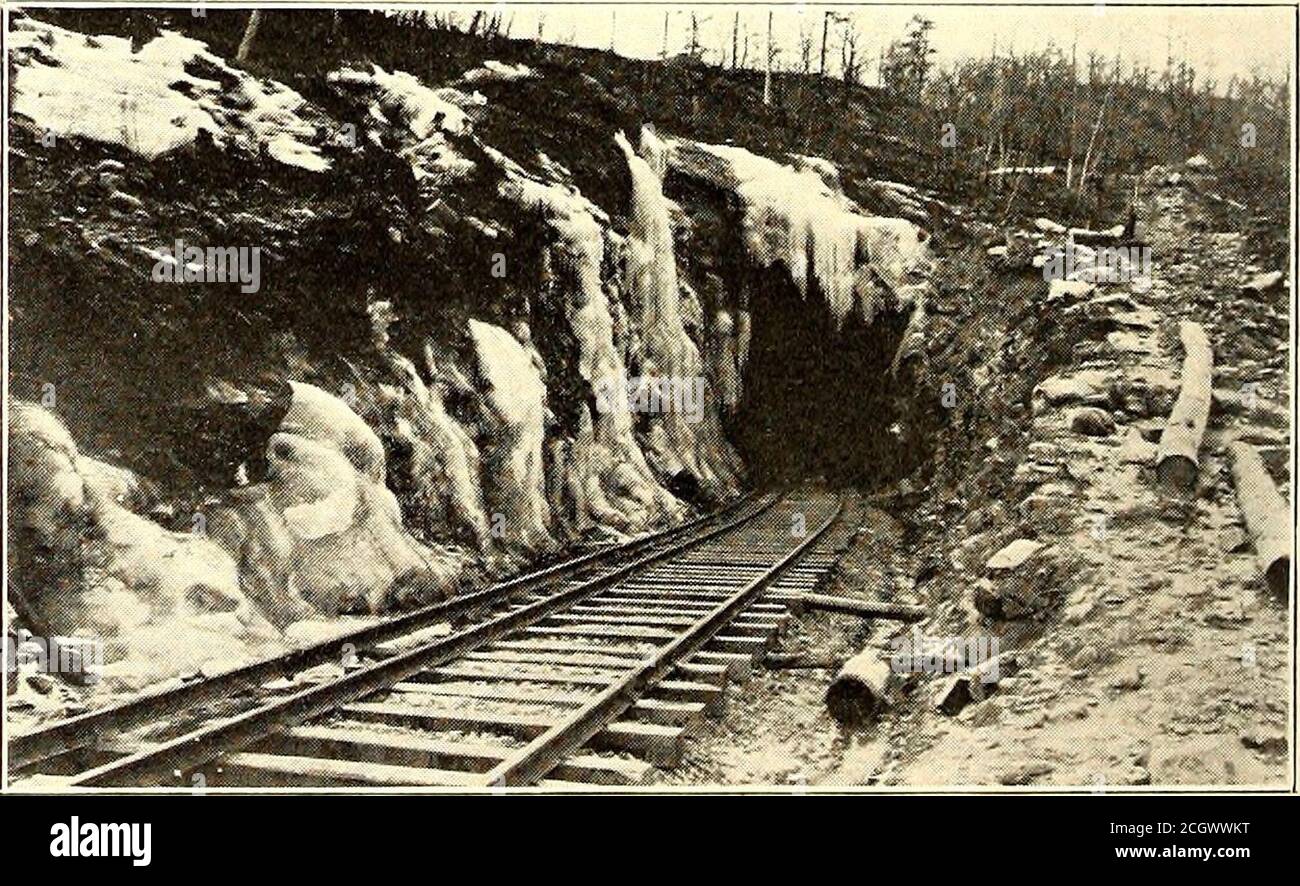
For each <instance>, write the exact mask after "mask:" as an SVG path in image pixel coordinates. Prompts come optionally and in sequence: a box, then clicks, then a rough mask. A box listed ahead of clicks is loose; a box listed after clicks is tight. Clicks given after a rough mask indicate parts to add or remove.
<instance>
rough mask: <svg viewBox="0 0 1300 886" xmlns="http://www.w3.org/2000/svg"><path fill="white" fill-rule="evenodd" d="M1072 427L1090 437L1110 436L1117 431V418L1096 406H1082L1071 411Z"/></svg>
mask: <svg viewBox="0 0 1300 886" xmlns="http://www.w3.org/2000/svg"><path fill="white" fill-rule="evenodd" d="M1070 429H1071V430H1073V431H1074V432H1075V433H1077V434H1083V435H1085V436H1088V437H1109V436H1110V435H1111V434H1113V433H1115V419H1114V417H1112V416H1111V414H1110V413H1109V412H1107V411H1106V410H1104V409H1100V408H1098V407H1096V406H1081V407H1079V408H1078V409H1075V410H1072V411H1071V412H1070Z"/></svg>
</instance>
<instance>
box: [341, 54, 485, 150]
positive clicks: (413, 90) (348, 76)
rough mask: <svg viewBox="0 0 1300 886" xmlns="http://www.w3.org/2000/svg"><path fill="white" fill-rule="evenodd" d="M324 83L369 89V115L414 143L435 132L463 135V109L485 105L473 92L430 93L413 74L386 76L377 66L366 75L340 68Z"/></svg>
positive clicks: (465, 124)
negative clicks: (401, 130)
mask: <svg viewBox="0 0 1300 886" xmlns="http://www.w3.org/2000/svg"><path fill="white" fill-rule="evenodd" d="M327 79H328V80H329V82H330V83H337V84H343V85H347V86H351V87H363V88H367V89H373V90H374V92H375V95H376V104H375V105H374V107H373V108H372V110H371V113H372V114H373V115H376V116H378V117H379V118H380V122H386V123H389V124H391V125H394V126H401V127H404V128H405V129H407V130H408V131H410V133H411V134H412V135H414V136H415V137H416V138H418V139H424V138H429V137H430V136H431V135H433V134H434V133H436V132H447V133H451V134H453V135H455V134H460V133H463V132H465V130H466V128H467V127H468V125H469V118H468V116H467V115H466V113H465V109H466V108H469V107H475V106H479V105H483V104H485V103H486V102H487V99H486V98H484V97H483V96H482V95H480V94H479V93H477V92H475V93H473V94H466V93H464V92H461V91H460V90H459V89H453V88H451V87H449V86H444V87H441V88H439V89H430V88H429V87H428V86H425V85H424V84H423V83H421V82H420V80H419V78H417V77H416V76H415V75H414V74H409V73H407V72H406V71H393V72H391V73H390V72H388V71H385V70H384V69H383V68H381V67H379V66H378V65H372V66H371V70H370V71H359V70H355V69H352V68H344V69H343V70H341V71H334V72H332V73H330V74H329V76H328V78H327Z"/></svg>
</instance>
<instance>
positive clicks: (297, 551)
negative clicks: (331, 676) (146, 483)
mask: <svg viewBox="0 0 1300 886" xmlns="http://www.w3.org/2000/svg"><path fill="white" fill-rule="evenodd" d="M291 386H292V388H293V399H292V402H291V405H290V407H289V412H288V414H287V415H286V416H285V419H284V421H283V422H282V423H281V426H280V428H279V429H278V430H277V432H276V433H275V434H274V435H273V436H272V437H271V439H270V443H269V444H268V446H267V459H268V461H269V462H270V473H269V476H268V479H267V481H266V483H265V484H264V486H265V495H266V498H267V501H268V502H269V505H270V509H269V511H267V512H266V523H267V526H268V531H269V532H271V533H272V534H273V535H274V536H275V537H276V538H275V539H270V538H268V539H259V544H262V545H264V546H265V548H266V549H267V550H268V551H270V550H274V549H276V547H277V545H279V544H280V542H279V541H277V540H276V539H282V538H283V533H282V532H281V531H280V525H279V524H280V523H282V524H283V526H284V527H285V528H287V529H288V533H289V537H290V539H291V541H292V545H291V546H290V547H289V548H288V550H287V553H288V562H287V563H285V564H283V566H282V567H279V568H284V570H285V573H286V574H285V576H284V586H285V587H287V588H291V593H294V594H296V595H298V596H301V598H302V599H303V600H305V601H306V602H307V603H308V604H309V605H311V606H312V607H313V608H314V609H315V610H316V611H318V612H322V613H325V614H334V613H338V612H379V611H382V610H384V609H387V608H389V607H390V606H391V605H392V604H393V603H395V602H398V600H397V598H399V597H405V598H408V599H407V600H405V602H411V601H413V600H418V599H424V600H427V599H433V598H438V597H442V596H445V595H446V594H447V593H449V592H450V591H451V589H452V587H453V584H454V582H455V580H456V577H457V575H458V574H459V571H460V566H461V563H460V562H459V559H458V558H457V557H455V556H453V555H450V554H446V553H443V552H440V551H436V550H434V549H431V548H427V547H425V546H424V545H422V544H420V543H419V542H418V541H416V540H415V539H414V538H413V537H412V536H411V535H410V533H409V532H407V530H406V528H405V527H404V526H403V524H402V516H401V509H400V507H399V506H398V503H397V499H396V497H395V496H394V495H393V493H392V491H391V490H389V489H388V487H387V486H386V485H384V482H383V478H384V461H383V447H382V444H380V442H379V440H378V437H377V436H376V435H375V434H374V432H373V431H371V430H370V428H369V427H368V426H367V425H366V424H365V422H363V421H362V420H361V419H360V417H359V416H357V415H356V413H354V412H353V411H352V410H351V408H349V406H348V405H347V404H346V403H345V402H344V401H343V400H341V399H340V398H338V397H335V396H333V395H332V394H329V393H328V392H326V391H323V390H321V389H320V388H317V387H315V386H314V385H308V384H304V383H301V382H293V383H291ZM259 485H263V484H259ZM243 495H244V501H243V502H241V503H240V504H238V505H236V506H235V510H236V511H237V512H240V511H242V510H244V509H245V508H246V507H248V506H249V505H250V504H251V503H252V502H254V501H257V491H256V490H251V491H244V493H243ZM257 507H258V508H262V509H264V508H265V505H264V504H262V503H260V502H259V503H258V505H257ZM277 519H278V521H279V522H277ZM250 525H251V524H250ZM270 560H271V558H267V560H252V561H251V562H250V563H249V564H248V565H249V566H250V567H252V568H254V569H263V568H267V566H268V561H270ZM269 581H270V583H272V584H276V585H277V586H279V584H280V581H279V578H278V577H272V578H270V579H269Z"/></svg>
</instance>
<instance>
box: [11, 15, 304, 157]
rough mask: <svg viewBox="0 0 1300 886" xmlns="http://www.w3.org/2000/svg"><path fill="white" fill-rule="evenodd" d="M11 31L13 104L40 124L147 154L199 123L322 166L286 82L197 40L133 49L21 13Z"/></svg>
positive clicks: (170, 36) (166, 40) (177, 37)
mask: <svg viewBox="0 0 1300 886" xmlns="http://www.w3.org/2000/svg"><path fill="white" fill-rule="evenodd" d="M9 36H10V40H11V47H10V49H11V53H10V58H11V59H13V60H14V64H15V66H16V71H15V75H14V78H13V88H14V96H13V110H14V111H15V112H16V113H18V114H21V115H23V116H26V117H29V118H31V120H32V122H33V123H35V125H36V126H37V127H38V128H39V129H41V130H43V131H49V132H51V133H53V134H54V135H56V136H65V137H81V138H87V139H91V140H93V141H99V142H108V143H112V144H119V145H122V146H124V147H126V148H127V149H129V150H131V151H133V152H134V153H137V154H139V155H141V156H143V157H146V158H149V159H152V158H154V157H157V156H159V155H160V154H165V153H167V152H169V151H173V150H176V149H177V148H181V147H183V146H185V145H188V144H190V143H192V142H193V141H194V140H195V138H196V137H197V136H198V133H199V131H200V130H207V131H208V133H210V134H211V135H212V136H213V140H214V141H215V142H216V143H217V144H218V145H223V146H224V145H226V144H228V143H230V142H234V143H237V144H239V145H240V146H242V147H244V148H245V149H247V150H250V151H253V152H258V151H260V150H262V149H263V148H265V150H266V152H267V153H268V154H269V155H270V156H271V157H272V158H274V159H275V160H278V161H279V162H281V163H285V164H288V165H292V166H298V167H301V168H303V169H307V170H310V171H313V172H320V171H323V170H326V169H328V168H329V165H330V164H329V161H328V160H326V159H325V158H324V157H322V156H321V154H320V152H319V150H318V149H317V145H316V139H317V126H316V124H317V123H320V122H323V121H324V120H325V118H324V116H323V115H322V114H320V112H318V111H316V110H315V109H313V108H312V107H310V106H309V105H308V104H307V102H306V101H305V100H304V99H303V97H302V96H301V95H299V94H298V93H297V92H295V91H294V90H292V89H290V88H289V87H287V86H285V85H284V84H282V83H277V82H275V81H271V80H260V79H258V78H256V77H253V76H251V75H249V74H247V73H245V72H244V71H242V70H240V69H238V68H234V67H231V66H230V65H227V64H226V62H225V61H224V60H222V59H221V58H219V57H217V56H215V55H213V54H212V53H210V52H209V51H208V48H207V44H205V43H203V42H201V41H199V40H194V39H192V38H190V37H185V36H182V35H181V34H178V33H176V32H174V31H166V30H164V31H162V32H161V33H160V34H159V35H158V36H157V37H155V38H154V39H153V40H150V41H149V42H148V43H146V44H144V45H143V46H142V47H141V48H140V50H139V52H132V51H131V41H130V40H128V39H126V38H124V37H113V36H110V35H106V34H101V35H97V36H93V37H92V36H89V35H86V34H81V33H78V32H75V31H69V30H66V29H64V28H60V27H57V26H55V25H49V24H45V23H43V22H39V21H35V20H33V19H27V18H18V19H15V20H14V21H13V22H12V30H11V31H10V35H9ZM187 69H188V70H187ZM191 70H198V71H200V72H210V74H211V75H212V76H211V77H205V76H201V75H194V74H191V73H189V71H191ZM231 83H233V84H234V85H233V86H227V85H225V84H231Z"/></svg>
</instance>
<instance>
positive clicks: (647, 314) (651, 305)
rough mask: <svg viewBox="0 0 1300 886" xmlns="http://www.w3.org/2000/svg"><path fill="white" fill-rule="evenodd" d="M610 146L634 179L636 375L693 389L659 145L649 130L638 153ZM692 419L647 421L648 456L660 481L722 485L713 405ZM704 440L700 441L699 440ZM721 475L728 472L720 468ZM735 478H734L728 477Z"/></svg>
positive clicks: (678, 415)
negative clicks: (685, 475) (687, 478)
mask: <svg viewBox="0 0 1300 886" xmlns="http://www.w3.org/2000/svg"><path fill="white" fill-rule="evenodd" d="M614 139H615V142H616V143H617V144H618V146H619V148H620V150H622V152H623V155H624V157H625V158H626V159H627V164H628V169H629V171H630V172H631V175H632V204H631V207H630V210H629V216H630V224H629V232H628V236H627V238H626V241H625V243H624V249H625V254H626V264H627V280H626V285H627V288H628V294H629V296H630V299H631V305H632V310H633V311H636V312H638V313H637V314H636V316H635V320H636V326H637V328H638V330H639V332H640V338H641V345H642V350H643V353H642V355H641V357H642V364H641V366H640V372H639V375H640V376H641V377H642V378H643V379H646V380H647V382H646V383H648V384H657V383H658V382H659V381H661V380H667V381H669V382H671V383H673V384H696V383H698V384H699V385H700V386H701V387H702V389H703V390H705V391H707V390H708V389H707V388H704V387H703V386H704V385H705V378H704V375H703V363H702V360H701V358H700V351H699V348H698V347H697V346H696V344H695V342H694V341H692V340H691V337H690V336H689V335H688V334H687V332H686V327H685V325H684V323H683V317H682V305H681V298H682V290H681V287H680V286H679V283H678V278H677V256H676V251H675V244H674V241H673V227H672V219H671V215H670V211H669V202H668V200H667V198H665V197H664V194H663V184H662V179H661V177H662V175H663V174H664V172H665V170H666V165H665V151H664V145H663V143H662V142H661V141H659V139H658V138H657V137H656V136H655V134H654V132H653V131H651V130H649V129H643V130H642V133H641V151H642V154H643V155H644V156H642V155H639V154H638V153H637V152H636V151H635V150H633V148H632V145H631V143H630V142H628V140H627V138H626V136H624V135H623V133H621V132H620V133H617V134H616V135H615V137H614ZM700 405H701V407H702V408H701V410H700V412H699V413H698V414H696V415H692V414H689V413H688V412H685V411H683V410H682V409H680V408H678V407H679V406H680V404H675V403H672V402H669V403H668V404H666V408H664V409H661V410H659V411H656V412H655V413H653V414H650V415H649V416H647V424H648V426H649V431H648V433H647V435H646V439H647V449H648V451H647V456H648V457H649V458H650V459H651V460H652V461H653V462H654V464H655V467H656V468H657V469H658V470H659V472H660V473H661V474H663V475H665V476H673V475H676V474H678V473H680V472H682V471H686V472H689V473H690V474H691V475H693V476H694V477H695V478H697V480H698V481H699V482H700V483H701V484H703V485H704V486H706V487H707V488H710V489H715V490H716V488H717V486H718V484H719V482H722V481H721V479H720V478H719V477H718V475H717V472H716V469H715V466H714V463H713V462H714V461H715V458H716V457H717V456H719V455H721V452H722V450H723V449H724V448H725V447H726V446H727V444H726V442H725V440H724V438H723V437H722V434H721V429H720V428H719V427H718V425H717V423H716V421H715V420H713V419H716V416H717V404H716V403H701V404H700ZM702 438H703V439H702ZM722 470H723V471H724V472H725V471H726V469H725V467H724V468H722ZM728 479H732V478H728Z"/></svg>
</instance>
